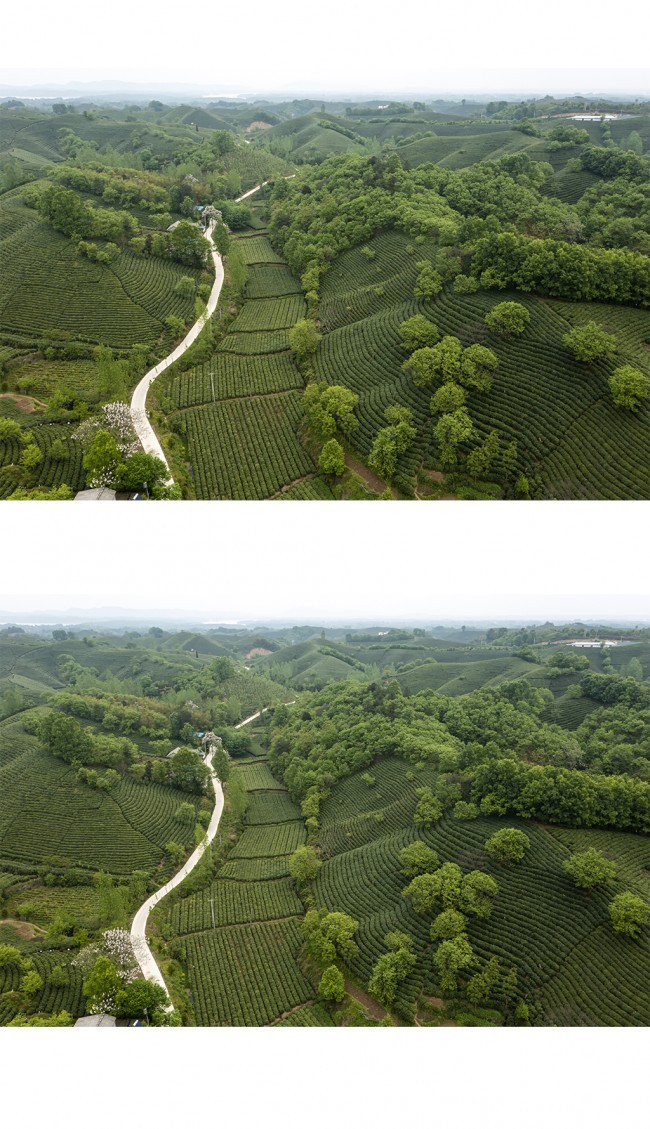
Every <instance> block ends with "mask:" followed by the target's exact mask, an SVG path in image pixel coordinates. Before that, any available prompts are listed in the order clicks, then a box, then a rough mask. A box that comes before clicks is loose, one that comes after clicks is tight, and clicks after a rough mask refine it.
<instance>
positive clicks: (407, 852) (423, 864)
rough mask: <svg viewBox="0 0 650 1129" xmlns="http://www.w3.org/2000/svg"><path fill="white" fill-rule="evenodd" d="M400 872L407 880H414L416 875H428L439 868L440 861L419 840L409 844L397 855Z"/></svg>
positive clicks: (429, 848)
mask: <svg viewBox="0 0 650 1129" xmlns="http://www.w3.org/2000/svg"><path fill="white" fill-rule="evenodd" d="M399 859H400V864H401V872H402V874H404V875H406V877H407V878H416V877H417V875H418V874H430V873H432V872H433V871H434V870H437V869H438V867H439V866H440V859H439V858H438V855H437V854H436V852H435V851H434V850H432V849H431V847H427V845H426V843H423V842H422V840H421V839H416V840H415V842H414V843H409V844H408V846H406V847H403V848H402V850H401V851H400V853H399Z"/></svg>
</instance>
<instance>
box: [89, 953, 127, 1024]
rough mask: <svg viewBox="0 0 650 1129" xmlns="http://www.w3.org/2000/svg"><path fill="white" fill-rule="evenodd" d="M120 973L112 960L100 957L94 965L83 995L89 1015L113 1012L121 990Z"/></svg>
mask: <svg viewBox="0 0 650 1129" xmlns="http://www.w3.org/2000/svg"><path fill="white" fill-rule="evenodd" d="M121 983H122V982H121V980H120V976H119V973H118V971H117V969H116V967H115V965H114V964H113V962H112V961H111V960H109V958H108V957H106V956H100V957H99V958H98V959H97V960H96V961H95V963H94V965H93V967H92V969H91V971H90V973H89V974H88V976H87V977H86V979H85V980H84V983H83V994H84V996H85V997H86V1001H87V1003H86V1006H87V1008H88V1011H89V1013H91V1014H92V1012H94V1011H108V1012H112V1011H113V1009H114V1007H115V1003H116V999H117V993H118V992H119V991H120V988H121Z"/></svg>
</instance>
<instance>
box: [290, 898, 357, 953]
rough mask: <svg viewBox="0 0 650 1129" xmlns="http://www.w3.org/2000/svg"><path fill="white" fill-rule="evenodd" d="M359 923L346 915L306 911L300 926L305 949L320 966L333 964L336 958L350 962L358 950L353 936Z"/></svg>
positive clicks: (326, 911) (323, 911)
mask: <svg viewBox="0 0 650 1129" xmlns="http://www.w3.org/2000/svg"><path fill="white" fill-rule="evenodd" d="M358 928H359V922H358V921H355V920H354V918H352V917H350V916H349V915H348V914H347V913H340V912H334V913H330V912H329V911H328V910H326V909H320V910H315V909H313V910H308V912H307V913H306V914H305V918H304V920H303V922H302V924H301V930H302V933H303V935H304V936H305V938H306V939H307V949H308V951H309V953H310V955H311V956H313V957H314V958H315V959H316V960H317V961H318V962H319V963H320V964H322V965H329V964H333V963H334V961H335V960H336V959H337V958H340V959H341V960H345V961H350V960H352V959H353V958H354V957H355V956H356V955H357V953H358V951H359V949H358V946H357V944H356V942H355V940H354V934H355V933H356V931H357V929H358Z"/></svg>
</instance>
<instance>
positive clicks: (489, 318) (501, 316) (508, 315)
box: [484, 302, 530, 337]
mask: <svg viewBox="0 0 650 1129" xmlns="http://www.w3.org/2000/svg"><path fill="white" fill-rule="evenodd" d="M484 320H485V324H486V325H487V326H488V328H489V329H493V330H495V332H496V333H499V334H501V336H503V337H519V336H520V334H522V333H523V332H524V330H525V329H526V328H527V326H528V325H529V323H530V314H529V312H528V310H527V309H526V307H525V306H522V305H521V302H498V303H497V305H496V306H493V307H492V309H491V310H490V312H489V313H487V314H486V315H485V319H484Z"/></svg>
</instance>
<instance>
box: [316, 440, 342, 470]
mask: <svg viewBox="0 0 650 1129" xmlns="http://www.w3.org/2000/svg"><path fill="white" fill-rule="evenodd" d="M318 465H319V467H320V469H321V470H322V471H324V472H325V474H334V475H337V476H340V475H342V474H343V471H344V470H345V452H344V450H343V448H342V446H341V444H340V443H339V442H338V441H337V440H336V439H328V440H327V443H325V445H324V447H323V449H322V451H321V453H320V455H319V456H318Z"/></svg>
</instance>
